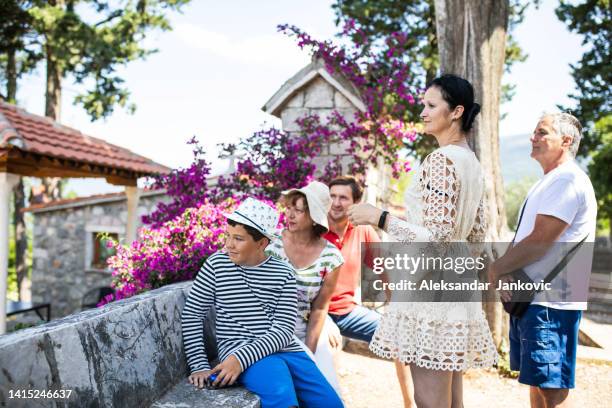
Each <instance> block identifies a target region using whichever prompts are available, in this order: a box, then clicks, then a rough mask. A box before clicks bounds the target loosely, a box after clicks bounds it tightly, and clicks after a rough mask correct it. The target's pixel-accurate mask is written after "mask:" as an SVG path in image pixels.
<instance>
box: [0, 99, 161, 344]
mask: <svg viewBox="0 0 612 408" xmlns="http://www.w3.org/2000/svg"><path fill="white" fill-rule="evenodd" d="M168 172H170V169H169V168H168V167H166V166H163V165H161V164H158V163H155V162H154V161H152V160H150V159H148V158H146V157H143V156H140V155H137V154H135V153H132V152H131V151H129V150H127V149H124V148H122V147H119V146H115V145H112V144H110V143H107V142H105V141H104V140H101V139H97V138H94V137H91V136H87V135H85V134H83V133H81V132H79V131H78V130H76V129H72V128H70V127H67V126H63V125H61V124H59V123H57V122H55V121H53V120H51V119H49V118H46V117H43V116H38V115H33V114H31V113H28V112H26V111H25V110H23V109H20V108H18V107H16V106H14V105H11V104H8V103H6V102H3V101H0V334H4V333H5V331H6V291H7V275H8V254H9V227H10V220H9V203H10V198H11V191H12V189H13V187H14V186H15V185H16V184H17V182H18V181H19V177H20V176H27V177H40V178H43V177H62V178H74V177H88V178H105V179H106V181H107V182H108V183H110V184H114V185H121V186H125V193H126V197H127V207H128V208H127V209H128V217H127V225H126V241H127V242H128V243H129V242H131V241H133V240H134V239H135V238H136V225H137V218H136V217H137V208H138V199H139V191H138V183H137V182H138V179H139V178H141V177H147V176H152V175H155V174H164V173H168Z"/></svg>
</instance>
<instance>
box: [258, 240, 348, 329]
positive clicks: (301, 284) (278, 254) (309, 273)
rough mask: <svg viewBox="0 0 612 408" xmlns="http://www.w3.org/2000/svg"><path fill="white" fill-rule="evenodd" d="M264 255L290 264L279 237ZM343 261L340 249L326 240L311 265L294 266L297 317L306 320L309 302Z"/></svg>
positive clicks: (308, 314)
mask: <svg viewBox="0 0 612 408" xmlns="http://www.w3.org/2000/svg"><path fill="white" fill-rule="evenodd" d="M278 235H279V236H281V237H282V231H280V230H279V231H278ZM266 255H271V256H273V257H275V258H278V259H281V260H283V261H285V262H287V263H289V264H291V262H290V261H289V258H288V257H287V254H286V253H285V249H284V248H283V242H282V240H280V239H275V240H274V241H272V242H271V243H270V245H268V247H267V248H266ZM343 263H344V258H343V257H342V253H340V250H339V249H338V248H336V246H335V245H334V244H332V243H331V242H328V241H327V242H326V245H325V248H323V250H322V251H321V254H320V255H319V257H318V258H317V259H316V260H315V261H314V263H313V264H312V265H310V266H307V267H305V268H300V269H297V268H295V267H294V269H295V280H296V282H297V298H298V317H301V318H302V319H303V320H304V321H308V318H309V317H310V304H311V303H312V301H313V300H314V299H315V298H316V297H317V295H318V294H319V290H320V289H321V286H322V285H323V282H324V281H325V277H326V276H327V274H328V273H330V272H331V271H333V270H334V269H336V268H337V267H339V266H340V265H342V264H343Z"/></svg>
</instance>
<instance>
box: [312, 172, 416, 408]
mask: <svg viewBox="0 0 612 408" xmlns="http://www.w3.org/2000/svg"><path fill="white" fill-rule="evenodd" d="M329 193H330V196H331V199H332V206H331V209H330V210H329V212H328V213H327V220H328V223H329V230H328V232H327V233H325V234H324V235H323V237H324V238H325V239H327V240H328V241H329V242H331V243H332V244H334V245H336V247H338V249H340V252H342V256H343V257H344V264H343V265H342V266H340V271H339V276H338V283H337V284H336V289H335V290H334V293H333V295H332V298H331V302H330V304H329V311H328V313H329V316H330V317H331V318H332V320H333V321H334V323H336V325H337V326H338V328H339V329H340V333H341V334H342V335H343V336H345V337H349V338H352V339H357V340H362V341H365V342H368V343H369V342H370V341H371V340H372V336H374V332H375V331H376V327H378V323H379V321H380V314H379V313H378V312H376V311H374V310H371V309H368V308H366V307H363V306H361V305H358V304H357V302H356V301H355V291H356V290H357V288H358V287H359V281H360V272H361V243H362V242H380V238H379V237H378V234H377V233H376V231H375V230H374V228H372V227H371V226H369V225H358V226H353V225H352V224H351V223H350V222H349V219H348V208H349V207H350V206H351V205H353V204H355V203H358V202H360V201H361V197H362V195H363V189H362V188H361V186H360V185H359V184H358V183H357V181H356V180H355V178H353V177H351V176H343V177H338V178H336V179H334V180H332V181H331V182H330V183H329ZM395 368H396V371H397V376H398V379H399V383H400V388H401V390H402V396H403V397H404V405H405V407H411V406H414V405H415V403H414V396H413V395H414V393H413V387H412V378H411V377H410V369H409V367H408V366H404V364H402V363H400V362H398V361H396V364H395Z"/></svg>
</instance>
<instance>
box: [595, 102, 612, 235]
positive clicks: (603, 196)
mask: <svg viewBox="0 0 612 408" xmlns="http://www.w3.org/2000/svg"><path fill="white" fill-rule="evenodd" d="M594 130H595V132H597V134H599V135H601V140H600V142H601V144H600V146H599V147H598V148H597V150H595V152H594V153H593V154H592V159H593V160H592V161H591V163H590V164H589V176H590V177H591V181H592V183H593V187H594V188H595V195H596V197H597V203H598V211H597V217H598V218H599V219H600V220H601V221H603V224H604V225H605V224H607V226H608V228H609V231H610V236H611V237H612V171H610V163H612V115H610V114H608V115H606V116H604V117H602V118H601V119H599V120H598V121H597V122H595V126H594Z"/></svg>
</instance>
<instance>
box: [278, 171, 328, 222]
mask: <svg viewBox="0 0 612 408" xmlns="http://www.w3.org/2000/svg"><path fill="white" fill-rule="evenodd" d="M294 191H298V192H300V193H302V194H304V195H305V196H306V202H307V203H308V212H309V213H310V218H312V220H313V221H314V222H316V223H317V224H319V225H322V226H324V227H325V228H327V229H328V230H329V224H328V223H327V213H328V212H329V210H330V208H331V204H332V200H331V197H330V195H329V187H327V186H326V185H325V184H323V183H321V182H320V181H312V182H310V183H309V184H308V185H307V186H305V187H302V188H293V189H291V190H287V191H283V193H282V194H283V195H287V194H290V193H293V192H294Z"/></svg>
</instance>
